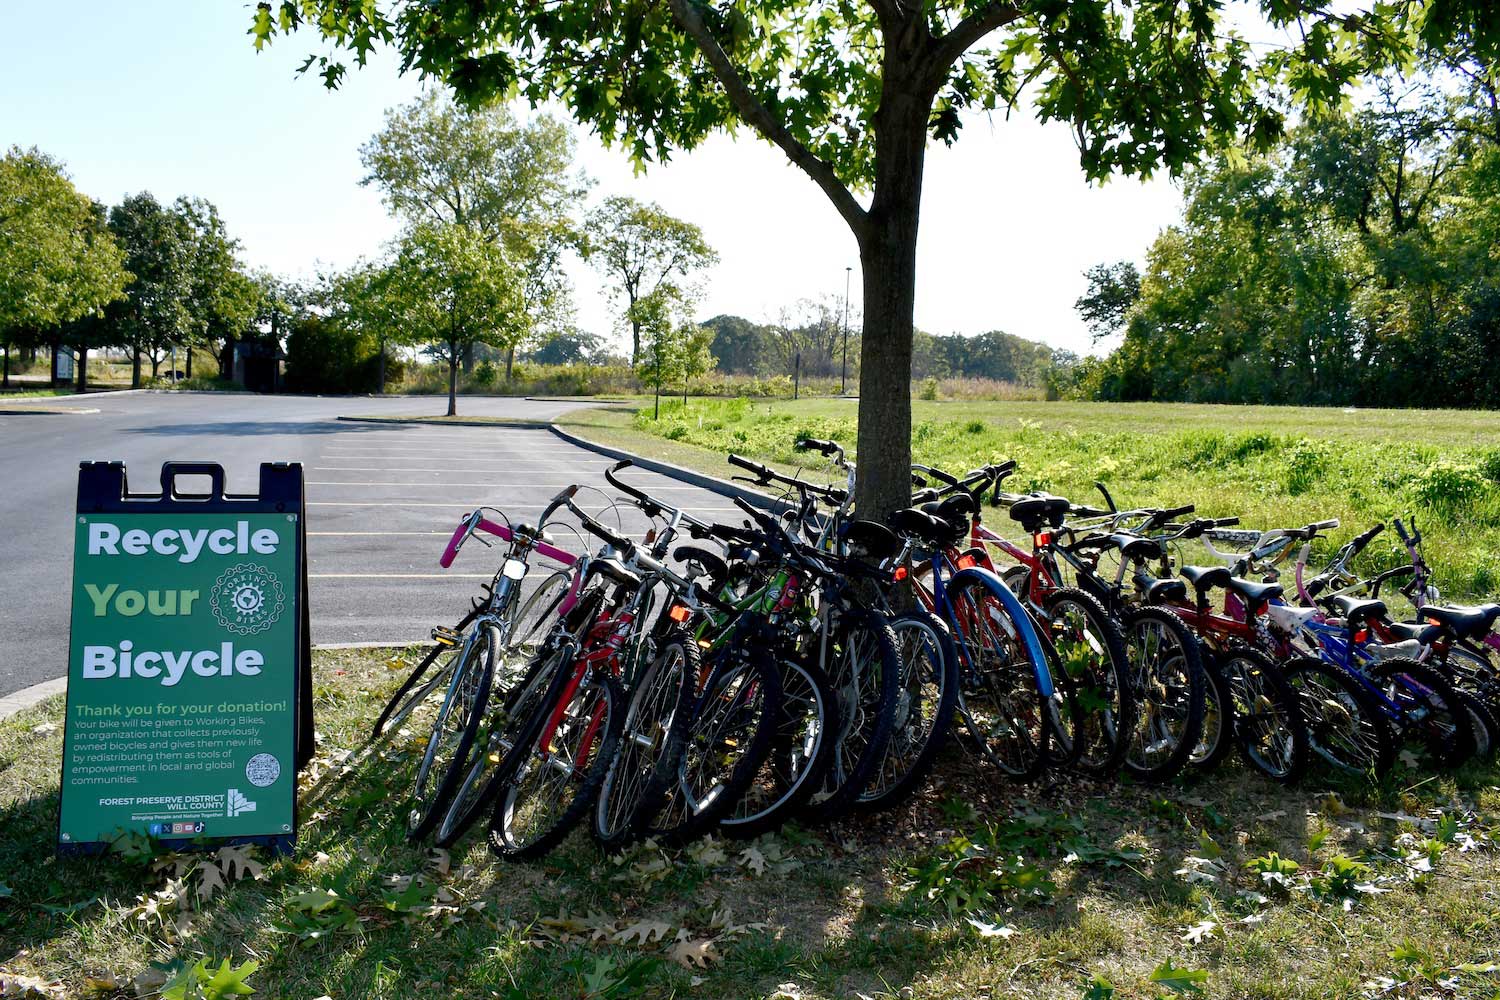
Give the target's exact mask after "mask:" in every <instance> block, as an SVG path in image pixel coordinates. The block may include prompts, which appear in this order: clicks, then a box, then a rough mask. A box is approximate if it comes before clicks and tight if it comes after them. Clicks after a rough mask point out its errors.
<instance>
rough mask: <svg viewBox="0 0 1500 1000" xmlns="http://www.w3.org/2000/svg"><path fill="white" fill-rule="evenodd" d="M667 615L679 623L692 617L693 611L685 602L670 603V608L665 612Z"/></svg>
mask: <svg viewBox="0 0 1500 1000" xmlns="http://www.w3.org/2000/svg"><path fill="white" fill-rule="evenodd" d="M667 617H668V618H670V619H672V620H673V621H674V622H676V623H677V624H679V625H681V624H682V623H683V622H685V621H687V620H688V619H689V618H691V617H693V611H692V609H691V608H689V607H688V606H687V605H686V604H674V605H672V607H671V610H669V611H668V612H667Z"/></svg>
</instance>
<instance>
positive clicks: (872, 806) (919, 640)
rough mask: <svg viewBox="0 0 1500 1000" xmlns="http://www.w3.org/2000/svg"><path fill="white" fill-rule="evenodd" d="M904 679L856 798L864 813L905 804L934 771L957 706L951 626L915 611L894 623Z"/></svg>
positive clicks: (893, 628)
mask: <svg viewBox="0 0 1500 1000" xmlns="http://www.w3.org/2000/svg"><path fill="white" fill-rule="evenodd" d="M891 631H892V633H893V634H894V635H895V637H896V649H897V651H898V652H899V653H900V654H901V670H902V682H901V688H900V691H899V693H898V695H897V699H896V715H895V719H894V725H893V727H892V730H891V738H890V741H889V742H888V743H887V744H886V750H885V754H884V755H883V756H882V757H881V759H880V764H879V765H878V766H877V767H876V768H875V773H874V774H873V775H871V777H870V781H869V783H868V784H866V786H865V790H864V791H863V792H861V793H860V795H859V798H858V800H857V801H856V805H857V807H858V808H859V809H860V810H861V811H871V812H873V811H877V810H881V809H891V808H894V807H895V806H898V805H900V804H901V803H902V802H905V801H906V800H907V799H908V798H910V797H911V795H912V794H913V793H914V792H915V791H916V790H917V788H918V787H919V786H920V785H921V783H922V782H923V781H924V780H926V778H927V775H928V774H929V773H931V771H932V767H933V764H934V763H936V761H937V755H938V752H939V751H940V750H942V748H943V745H944V744H945V743H946V742H947V741H948V735H949V732H950V731H951V730H952V728H953V717H954V715H955V714H956V712H957V709H958V651H957V650H956V649H955V648H954V646H953V637H952V636H950V635H949V634H948V626H946V625H944V624H943V622H942V620H941V619H940V618H938V617H937V616H936V615H932V614H928V613H927V612H925V611H915V612H912V613H910V614H906V615H902V616H900V617H898V618H896V619H895V620H894V621H892V622H891Z"/></svg>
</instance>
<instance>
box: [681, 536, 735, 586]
mask: <svg viewBox="0 0 1500 1000" xmlns="http://www.w3.org/2000/svg"><path fill="white" fill-rule="evenodd" d="M672 558H673V559H676V560H677V561H678V562H680V563H687V564H688V566H689V568H691V567H692V565H693V564H694V563H696V564H697V565H698V568H699V569H701V570H702V571H703V573H704V574H705V575H707V577H708V578H709V579H710V580H712V581H713V582H714V583H715V584H721V583H723V582H724V581H725V580H727V579H728V578H729V564H728V563H726V562H725V561H724V560H723V559H720V558H719V557H718V556H717V555H715V554H714V553H712V552H710V551H708V550H707V549H700V548H699V547H698V546H696V545H679V546H677V548H676V550H675V551H673V553H672ZM693 575H694V576H697V575H698V574H697V573H694V574H693Z"/></svg>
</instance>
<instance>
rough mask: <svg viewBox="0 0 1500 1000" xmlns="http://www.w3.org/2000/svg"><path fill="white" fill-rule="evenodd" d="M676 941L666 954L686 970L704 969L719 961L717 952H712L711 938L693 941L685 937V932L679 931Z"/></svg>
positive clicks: (712, 942)
mask: <svg viewBox="0 0 1500 1000" xmlns="http://www.w3.org/2000/svg"><path fill="white" fill-rule="evenodd" d="M678 933H679V937H678V939H677V941H676V942H675V943H674V944H673V945H672V947H671V949H670V950H669V951H668V952H667V954H668V955H669V956H670V957H671V959H672V961H674V962H676V963H677V964H678V965H681V966H683V967H684V968H688V969H706V968H708V964H709V963H710V962H717V961H719V959H720V957H721V956H720V955H719V953H718V952H716V951H714V939H713V938H700V939H697V940H694V939H693V938H691V937H685V936H682V935H686V934H687V931H680V932H678Z"/></svg>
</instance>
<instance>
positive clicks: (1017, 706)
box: [948, 571, 1052, 781]
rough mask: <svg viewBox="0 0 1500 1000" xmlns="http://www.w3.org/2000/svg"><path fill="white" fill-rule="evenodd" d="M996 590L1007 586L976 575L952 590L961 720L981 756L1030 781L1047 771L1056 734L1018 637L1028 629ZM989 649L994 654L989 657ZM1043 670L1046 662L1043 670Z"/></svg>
mask: <svg viewBox="0 0 1500 1000" xmlns="http://www.w3.org/2000/svg"><path fill="white" fill-rule="evenodd" d="M966 574H967V571H966ZM992 586H999V587H1003V586H1004V584H1003V583H1001V582H999V580H994V581H993V583H992V582H990V581H989V580H987V579H985V578H984V577H982V576H979V575H977V574H975V575H959V576H955V577H954V580H953V583H952V584H951V585H950V586H949V588H948V594H949V601H950V602H951V604H952V606H953V608H954V616H955V618H956V619H959V620H956V621H955V622H954V625H955V628H954V629H953V643H954V646H955V648H956V649H957V650H958V653H959V657H960V678H961V683H960V688H959V699H958V702H959V714H960V717H961V718H962V719H963V720H964V724H965V726H966V728H967V729H968V730H969V734H970V736H972V737H973V739H974V742H975V743H976V745H977V746H978V747H979V751H980V754H981V755H982V756H983V757H984V758H985V759H986V760H988V761H989V762H990V763H992V764H994V765H995V767H996V768H997V769H999V771H1000V772H1001V773H1002V774H1004V775H1006V776H1007V777H1010V778H1013V779H1015V780H1018V781H1026V780H1029V779H1031V778H1035V777H1036V776H1037V775H1039V774H1041V773H1042V770H1043V769H1044V768H1045V767H1046V765H1047V759H1048V753H1047V744H1048V742H1049V740H1050V738H1051V730H1052V725H1051V721H1050V717H1049V698H1048V697H1047V695H1045V694H1044V693H1043V692H1042V689H1041V686H1040V683H1039V681H1038V677H1037V673H1036V671H1037V669H1038V667H1037V664H1035V663H1033V662H1032V659H1031V657H1032V654H1031V652H1030V650H1029V649H1028V648H1026V643H1025V642H1024V641H1023V639H1022V636H1021V633H1020V629H1021V627H1022V624H1025V625H1026V627H1029V623H1018V622H1016V621H1015V619H1014V618H1013V617H1012V615H1011V613H1010V611H1009V610H1008V608H1007V607H1006V605H1005V604H1004V602H1003V601H1001V600H1000V599H999V598H998V597H997V596H996V595H995V594H994V593H993V591H992V590H991V589H990V588H991V587H992ZM971 592H977V593H978V594H979V597H978V600H977V602H976V600H975V599H974V598H972V597H969V596H968V595H969V594H970V593H971ZM1006 622H1008V623H1009V626H1008V627H1007V626H1006V625H1004V624H1003V623H1006ZM985 623H988V625H986V624H985ZM995 624H1000V628H999V632H1003V633H1005V638H1003V639H1002V638H1001V636H1000V635H999V633H998V632H996V631H995V629H994V628H993V627H989V626H992V625H995ZM966 625H967V627H968V628H969V629H970V630H972V631H978V632H979V633H980V636H979V639H978V641H977V642H976V640H975V639H974V638H971V637H970V635H969V634H968V633H966V631H965V628H966ZM987 649H993V651H992V652H991V653H989V654H988V655H986V650H987ZM1045 666H1046V665H1045V662H1044V663H1043V664H1042V669H1045ZM986 705H988V706H989V711H988V712H986V711H985V706H986Z"/></svg>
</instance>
